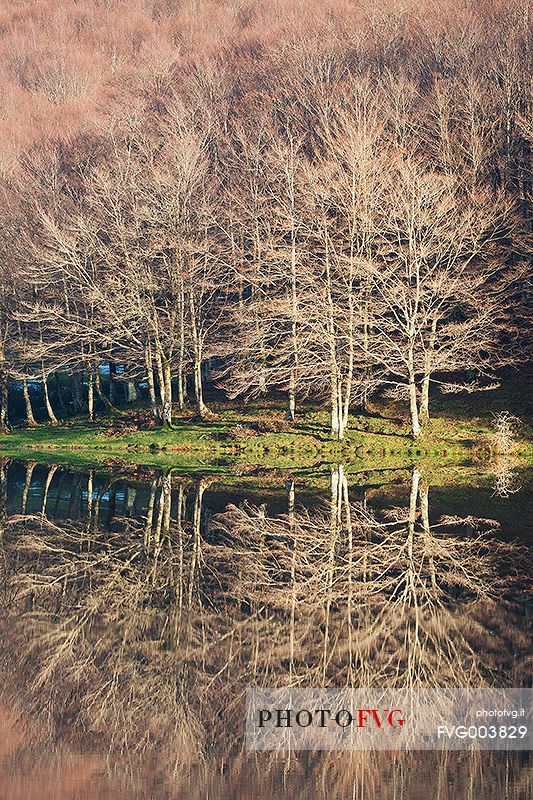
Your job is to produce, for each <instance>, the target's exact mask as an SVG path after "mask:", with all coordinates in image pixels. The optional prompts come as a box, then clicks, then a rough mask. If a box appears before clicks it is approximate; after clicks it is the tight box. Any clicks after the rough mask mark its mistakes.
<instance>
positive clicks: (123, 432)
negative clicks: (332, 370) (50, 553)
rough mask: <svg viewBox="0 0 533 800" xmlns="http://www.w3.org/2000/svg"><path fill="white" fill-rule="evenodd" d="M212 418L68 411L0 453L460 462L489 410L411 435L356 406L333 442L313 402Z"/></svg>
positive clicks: (476, 448) (215, 460)
mask: <svg viewBox="0 0 533 800" xmlns="http://www.w3.org/2000/svg"><path fill="white" fill-rule="evenodd" d="M212 408H213V412H214V415H213V418H212V419H210V420H208V421H205V422H200V421H198V420H196V419H194V418H193V417H191V416H190V414H189V415H187V414H183V415H181V416H176V417H175V423H174V428H173V429H172V430H162V429H159V428H155V427H150V421H149V418H148V416H147V414H146V412H145V411H144V410H142V409H139V408H133V409H129V410H128V413H127V414H125V415H123V416H120V417H102V418H100V419H99V420H98V421H97V422H96V423H93V424H91V423H88V422H87V421H86V420H82V419H73V420H70V421H68V422H65V423H63V424H61V425H59V426H57V427H51V426H48V425H41V426H39V427H37V428H23V427H19V428H15V429H14V430H13V431H12V432H11V433H9V434H6V435H3V436H0V451H1V452H2V453H4V454H5V455H12V456H13V455H17V454H20V456H21V457H26V458H27V457H28V456H29V454H30V453H31V454H32V455H33V457H35V458H36V459H39V460H54V461H68V462H71V463H73V462H85V463H87V462H107V461H110V460H120V461H128V462H130V463H134V464H145V465H153V466H169V467H172V466H176V467H178V466H181V467H185V468H186V467H187V466H190V467H194V466H201V465H202V464H209V465H211V466H212V467H216V466H217V465H219V466H220V468H227V466H228V464H229V463H232V464H241V465H246V464H250V465H261V466H264V467H279V468H290V467H292V466H295V465H298V466H299V467H301V468H305V467H312V466H313V465H316V464H320V463H322V462H335V461H337V462H344V463H348V464H349V463H352V462H356V463H357V464H358V465H359V466H360V467H361V468H362V469H364V468H365V466H368V468H370V469H372V468H375V467H376V465H377V464H379V468H381V469H387V468H392V469H395V468H401V467H402V466H407V465H408V464H410V463H413V462H424V461H429V462H433V463H435V464H436V463H438V464H439V465H440V466H445V465H446V464H456V465H460V464H462V463H466V462H472V461H475V460H480V459H481V460H483V459H484V458H486V457H487V451H488V443H489V442H490V437H491V436H492V433H493V426H492V417H491V415H490V414H487V413H485V414H484V415H482V416H474V415H467V414H461V415H459V414H457V415H455V416H452V415H451V414H449V413H447V412H446V409H441V415H440V416H438V417H437V418H435V419H433V420H430V421H429V422H428V424H427V426H426V428H425V430H424V431H423V433H422V435H421V437H420V439H418V440H417V441H416V442H414V441H413V440H412V439H411V437H410V435H409V427H408V424H407V422H406V421H405V420H404V419H402V418H401V417H399V416H398V415H395V413H394V409H391V408H387V409H379V410H377V411H376V413H374V414H373V415H359V416H357V415H355V416H352V417H351V420H350V426H349V429H348V431H347V433H346V437H345V439H344V440H343V441H342V442H338V441H335V440H332V439H331V438H330V434H329V429H328V414H327V412H326V411H323V410H320V409H319V408H315V407H312V406H308V407H306V408H304V409H303V411H302V412H301V413H300V414H299V416H298V418H297V421H296V424H295V425H289V424H288V423H286V422H285V421H284V418H283V411H282V409H281V408H280V407H279V405H276V403H274V402H268V401H264V402H261V403H254V404H248V405H246V406H237V405H231V404H223V405H213V406H212ZM514 455H515V456H516V458H517V459H518V460H521V461H527V460H533V442H532V438H531V428H530V426H529V425H527V424H523V425H522V428H521V431H520V438H518V439H517V442H516V445H515V452H514Z"/></svg>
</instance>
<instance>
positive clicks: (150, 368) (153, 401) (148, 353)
mask: <svg viewBox="0 0 533 800" xmlns="http://www.w3.org/2000/svg"><path fill="white" fill-rule="evenodd" d="M144 363H145V364H146V378H147V380H148V394H149V396H150V408H151V410H152V416H153V418H154V419H155V420H157V422H160V420H161V414H160V413H159V407H158V405H157V398H156V395H155V381H154V364H153V360H152V348H151V346H150V344H149V343H148V344H146V345H145V348H144Z"/></svg>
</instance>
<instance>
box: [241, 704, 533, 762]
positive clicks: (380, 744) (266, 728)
mask: <svg viewBox="0 0 533 800" xmlns="http://www.w3.org/2000/svg"><path fill="white" fill-rule="evenodd" d="M532 696H533V690H531V689H250V690H249V691H248V692H247V712H246V713H247V718H246V744H247V748H248V749H249V750H398V749H403V750H435V749H446V750H472V749H476V750H503V749H505V750H528V749H530V748H531V743H532V733H533V723H532V720H531V703H532ZM496 719H497V720H502V721H503V722H501V723H500V724H491V722H492V720H496ZM518 723H519V724H518Z"/></svg>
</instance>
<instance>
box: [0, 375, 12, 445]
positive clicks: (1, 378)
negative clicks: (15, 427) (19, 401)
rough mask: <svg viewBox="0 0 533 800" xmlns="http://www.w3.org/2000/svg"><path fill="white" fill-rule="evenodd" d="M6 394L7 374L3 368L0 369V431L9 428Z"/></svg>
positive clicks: (7, 394) (7, 386)
mask: <svg viewBox="0 0 533 800" xmlns="http://www.w3.org/2000/svg"><path fill="white" fill-rule="evenodd" d="M8 396H9V385H8V380H7V375H6V373H5V372H4V370H3V369H2V370H0V433H9V431H10V430H11V428H10V425H9V413H8V407H7V406H8Z"/></svg>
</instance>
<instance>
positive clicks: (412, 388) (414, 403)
mask: <svg viewBox="0 0 533 800" xmlns="http://www.w3.org/2000/svg"><path fill="white" fill-rule="evenodd" d="M407 359H408V373H409V411H410V413H411V433H412V435H413V439H416V438H417V437H418V436H419V435H420V419H419V416H418V399H417V396H416V380H415V371H414V359H413V351H412V349H410V350H409V352H408V356H407Z"/></svg>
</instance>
